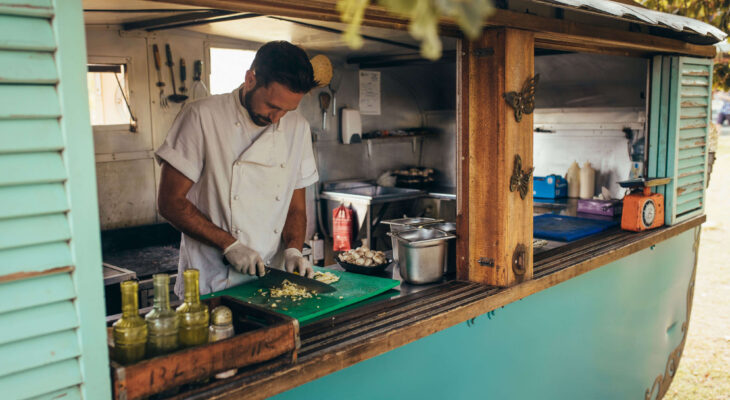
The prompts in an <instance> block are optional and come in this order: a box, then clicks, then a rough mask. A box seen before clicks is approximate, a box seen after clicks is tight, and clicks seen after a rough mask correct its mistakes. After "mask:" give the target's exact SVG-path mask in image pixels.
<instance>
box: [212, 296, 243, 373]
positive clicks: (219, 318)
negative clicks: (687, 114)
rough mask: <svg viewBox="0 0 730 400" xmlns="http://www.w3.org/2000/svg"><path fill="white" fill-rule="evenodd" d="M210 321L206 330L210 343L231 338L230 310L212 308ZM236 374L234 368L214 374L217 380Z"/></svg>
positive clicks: (231, 316)
mask: <svg viewBox="0 0 730 400" xmlns="http://www.w3.org/2000/svg"><path fill="white" fill-rule="evenodd" d="M210 320H211V324H210V328H208V329H209V331H208V338H209V340H210V342H211V343H212V342H217V341H219V340H223V339H227V338H229V337H232V336H233V334H234V332H233V313H231V309H230V308H228V307H226V306H218V307H216V308H214V309H213V312H212V315H211V317H210ZM236 372H237V370H236V369H235V368H234V369H229V370H228V371H223V372H219V373H217V374H215V377H216V378H217V379H226V378H230V377H232V376H233V375H236Z"/></svg>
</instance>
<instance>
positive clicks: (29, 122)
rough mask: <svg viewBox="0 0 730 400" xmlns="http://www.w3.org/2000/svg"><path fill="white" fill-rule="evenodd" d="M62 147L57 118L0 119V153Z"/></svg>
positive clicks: (52, 149)
mask: <svg viewBox="0 0 730 400" xmlns="http://www.w3.org/2000/svg"><path fill="white" fill-rule="evenodd" d="M61 149H63V137H62V136H61V127H60V126H59V124H58V119H56V118H52V119H19V120H14V119H5V120H3V119H0V154H3V153H20V152H23V153H28V152H42V151H56V150H61Z"/></svg>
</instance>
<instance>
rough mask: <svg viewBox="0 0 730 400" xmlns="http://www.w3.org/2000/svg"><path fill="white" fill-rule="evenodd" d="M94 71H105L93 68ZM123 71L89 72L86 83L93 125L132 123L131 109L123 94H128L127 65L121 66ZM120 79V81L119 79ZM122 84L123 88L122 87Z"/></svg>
mask: <svg viewBox="0 0 730 400" xmlns="http://www.w3.org/2000/svg"><path fill="white" fill-rule="evenodd" d="M93 67H94V66H90V70H92V71H104V68H93ZM120 67H121V69H120V71H121V73H114V72H111V70H112V68H109V69H108V70H109V72H87V73H86V84H87V86H88V88H89V111H90V112H91V125H127V124H129V123H131V117H130V116H129V110H128V109H127V105H126V103H125V101H124V96H123V95H122V89H123V90H124V92H125V93H124V95H127V98H129V96H128V92H129V91H128V89H127V74H126V72H125V68H124V67H125V66H124V65H122V66H120ZM117 80H118V81H117ZM120 86H121V89H120Z"/></svg>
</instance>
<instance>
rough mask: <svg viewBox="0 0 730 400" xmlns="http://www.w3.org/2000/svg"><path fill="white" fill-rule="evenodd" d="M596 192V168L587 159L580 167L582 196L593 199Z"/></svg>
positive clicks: (582, 197)
mask: <svg viewBox="0 0 730 400" xmlns="http://www.w3.org/2000/svg"><path fill="white" fill-rule="evenodd" d="M595 192H596V170H595V169H593V167H591V163H590V162H588V161H586V163H585V164H583V167H582V168H581V169H580V198H581V199H592V198H593V194H595Z"/></svg>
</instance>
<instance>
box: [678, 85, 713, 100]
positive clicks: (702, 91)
mask: <svg viewBox="0 0 730 400" xmlns="http://www.w3.org/2000/svg"><path fill="white" fill-rule="evenodd" d="M680 94H681V96H682V98H691V97H706V96H707V87H697V86H683V87H682V91H681V92H680Z"/></svg>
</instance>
